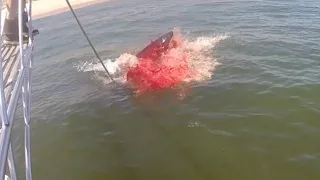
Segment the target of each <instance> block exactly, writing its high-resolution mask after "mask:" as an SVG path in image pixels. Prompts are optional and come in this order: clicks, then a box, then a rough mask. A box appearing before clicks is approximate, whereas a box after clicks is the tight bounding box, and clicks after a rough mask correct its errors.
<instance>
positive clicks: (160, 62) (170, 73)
mask: <svg viewBox="0 0 320 180" xmlns="http://www.w3.org/2000/svg"><path fill="white" fill-rule="evenodd" d="M182 49H183V42H182V40H179V39H175V40H173V41H172V44H171V46H170V48H169V50H168V51H165V52H161V53H159V52H157V53H158V55H157V56H152V58H146V59H139V62H138V64H137V65H136V66H134V67H132V68H130V69H129V71H128V72H127V82H128V83H129V85H130V86H131V87H132V88H134V89H135V91H136V92H139V93H143V92H150V91H158V90H163V89H167V88H173V87H176V86H179V85H181V84H183V82H184V80H185V79H186V78H190V77H192V76H193V75H194V73H195V72H194V71H193V70H192V69H191V68H190V65H189V63H188V60H189V59H188V58H189V56H188V54H187V53H184V52H183V51H182Z"/></svg>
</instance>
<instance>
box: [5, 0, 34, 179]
mask: <svg viewBox="0 0 320 180" xmlns="http://www.w3.org/2000/svg"><path fill="white" fill-rule="evenodd" d="M16 1H19V46H18V47H19V51H18V53H19V57H18V59H17V61H19V64H20V67H18V68H17V69H16V70H15V69H11V70H6V71H4V70H5V66H4V65H3V64H4V61H10V60H12V61H13V59H10V58H9V59H7V60H4V56H3V54H2V50H1V51H0V60H1V63H2V65H1V66H0V117H1V123H2V127H1V134H0V180H3V179H10V180H17V179H18V177H17V171H16V166H15V156H14V155H15V152H14V151H13V149H12V142H11V132H12V127H13V123H14V116H15V111H16V107H17V105H18V100H19V98H20V97H21V98H22V105H23V106H22V107H23V114H24V122H25V137H24V150H25V171H26V179H27V180H31V179H32V171H31V158H30V157H31V154H30V150H31V146H30V116H31V112H30V98H31V86H30V82H31V70H32V62H33V48H34V44H33V43H34V42H33V34H32V30H33V28H32V18H31V17H32V14H31V12H32V0H29V1H28V2H27V5H26V9H27V12H28V20H29V21H28V24H27V26H28V29H29V42H28V44H23V37H22V31H23V30H22V28H23V26H22V0H16ZM2 3H3V1H2V0H0V7H3V6H2ZM1 14H2V13H0V19H1V21H3V20H4V19H5V18H3V17H1ZM2 15H3V14H2ZM3 24H4V23H3V22H1V24H0V26H3ZM1 29H3V28H2V27H1ZM1 34H2V33H1ZM0 42H1V48H4V46H3V40H2V36H1V37H0ZM9 46H17V45H9ZM6 73H10V75H7V74H6ZM14 74H16V76H15V75H14ZM11 75H12V76H15V78H12V79H11V82H9V83H10V84H11V86H13V89H12V88H11V90H9V91H7V92H5V91H6V90H5V89H6V88H7V86H8V81H9V80H10V78H9V80H7V82H5V78H4V76H6V77H7V76H10V77H11ZM13 79H14V80H13ZM7 168H8V169H9V175H7V173H8V172H6V169H7Z"/></svg>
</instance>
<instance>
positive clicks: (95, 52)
mask: <svg viewBox="0 0 320 180" xmlns="http://www.w3.org/2000/svg"><path fill="white" fill-rule="evenodd" d="M66 2H67V4H68V6H69V8H70V10H71V12H72V14H73V16H74V18H75V19H76V21H77V23H78V25H79V26H80V29H81V30H82V33H83V35H84V36H85V37H86V39H87V41H88V42H89V45H90V46H91V49H92V50H93V52H94V54H95V55H96V57H97V58H98V60H99V61H100V63H101V64H102V66H103V68H104V70H105V71H106V72H107V74H108V77H109V78H110V80H111V81H112V82H113V83H115V84H116V81H115V80H114V79H113V78H112V77H111V75H110V73H109V71H108V70H107V68H106V66H105V65H104V63H103V61H102V60H101V59H100V57H99V55H98V53H97V51H96V49H95V48H94V47H93V45H92V43H91V41H90V39H89V37H88V36H87V33H86V32H85V31H84V29H83V27H82V25H81V23H80V21H79V19H78V18H77V15H76V13H75V12H74V10H73V8H72V6H71V5H70V2H69V0H66Z"/></svg>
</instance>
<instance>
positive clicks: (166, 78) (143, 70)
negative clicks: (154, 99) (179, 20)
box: [78, 29, 228, 93]
mask: <svg viewBox="0 0 320 180" xmlns="http://www.w3.org/2000/svg"><path fill="white" fill-rule="evenodd" d="M227 38H228V36H227V35H218V36H214V37H204V36H201V37H197V38H196V39H195V40H187V39H186V38H182V37H181V33H180V31H179V29H174V36H173V40H175V41H176V42H178V46H177V48H174V49H171V50H170V51H169V52H168V53H166V54H164V55H163V56H162V57H161V58H160V60H159V61H157V63H155V61H151V60H138V58H137V57H136V56H135V55H133V54H130V53H124V54H122V55H120V57H118V58H116V59H107V60H105V61H104V63H105V65H106V67H107V69H108V71H109V72H110V73H111V74H112V76H113V77H114V79H115V80H116V81H118V82H119V83H123V84H126V85H129V86H130V87H131V88H133V89H134V90H136V92H139V93H141V92H146V91H152V90H157V89H165V88H173V87H176V86H179V85H181V84H183V83H188V82H202V81H206V80H209V79H210V78H211V76H212V75H213V73H214V70H215V68H216V67H217V66H218V65H220V63H219V62H217V60H216V59H215V57H214V56H213V54H212V51H211V50H212V49H213V48H214V47H215V46H216V45H217V44H218V43H219V42H220V41H221V40H224V39H227ZM78 70H79V71H84V72H88V71H92V72H95V73H96V78H97V79H100V80H102V77H100V75H99V72H100V73H101V72H103V71H104V69H103V67H102V66H101V64H93V63H87V62H86V63H84V64H83V65H82V66H80V67H78ZM128 74H129V76H130V77H131V81H130V83H129V82H128V81H127V80H128V79H127V77H128ZM103 78H104V83H109V82H105V79H106V78H105V77H103ZM132 78H133V81H132Z"/></svg>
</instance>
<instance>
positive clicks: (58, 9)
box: [32, 0, 110, 20]
mask: <svg viewBox="0 0 320 180" xmlns="http://www.w3.org/2000/svg"><path fill="white" fill-rule="evenodd" d="M108 1H110V0H69V2H70V4H71V6H72V8H73V9H74V10H76V9H79V8H83V7H87V6H90V5H94V4H99V3H103V2H108ZM67 11H70V9H69V6H68V5H67V2H66V1H65V0H54V1H51V0H37V1H32V19H33V20H36V19H41V18H44V17H48V16H53V15H57V14H60V13H64V12H67Z"/></svg>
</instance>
